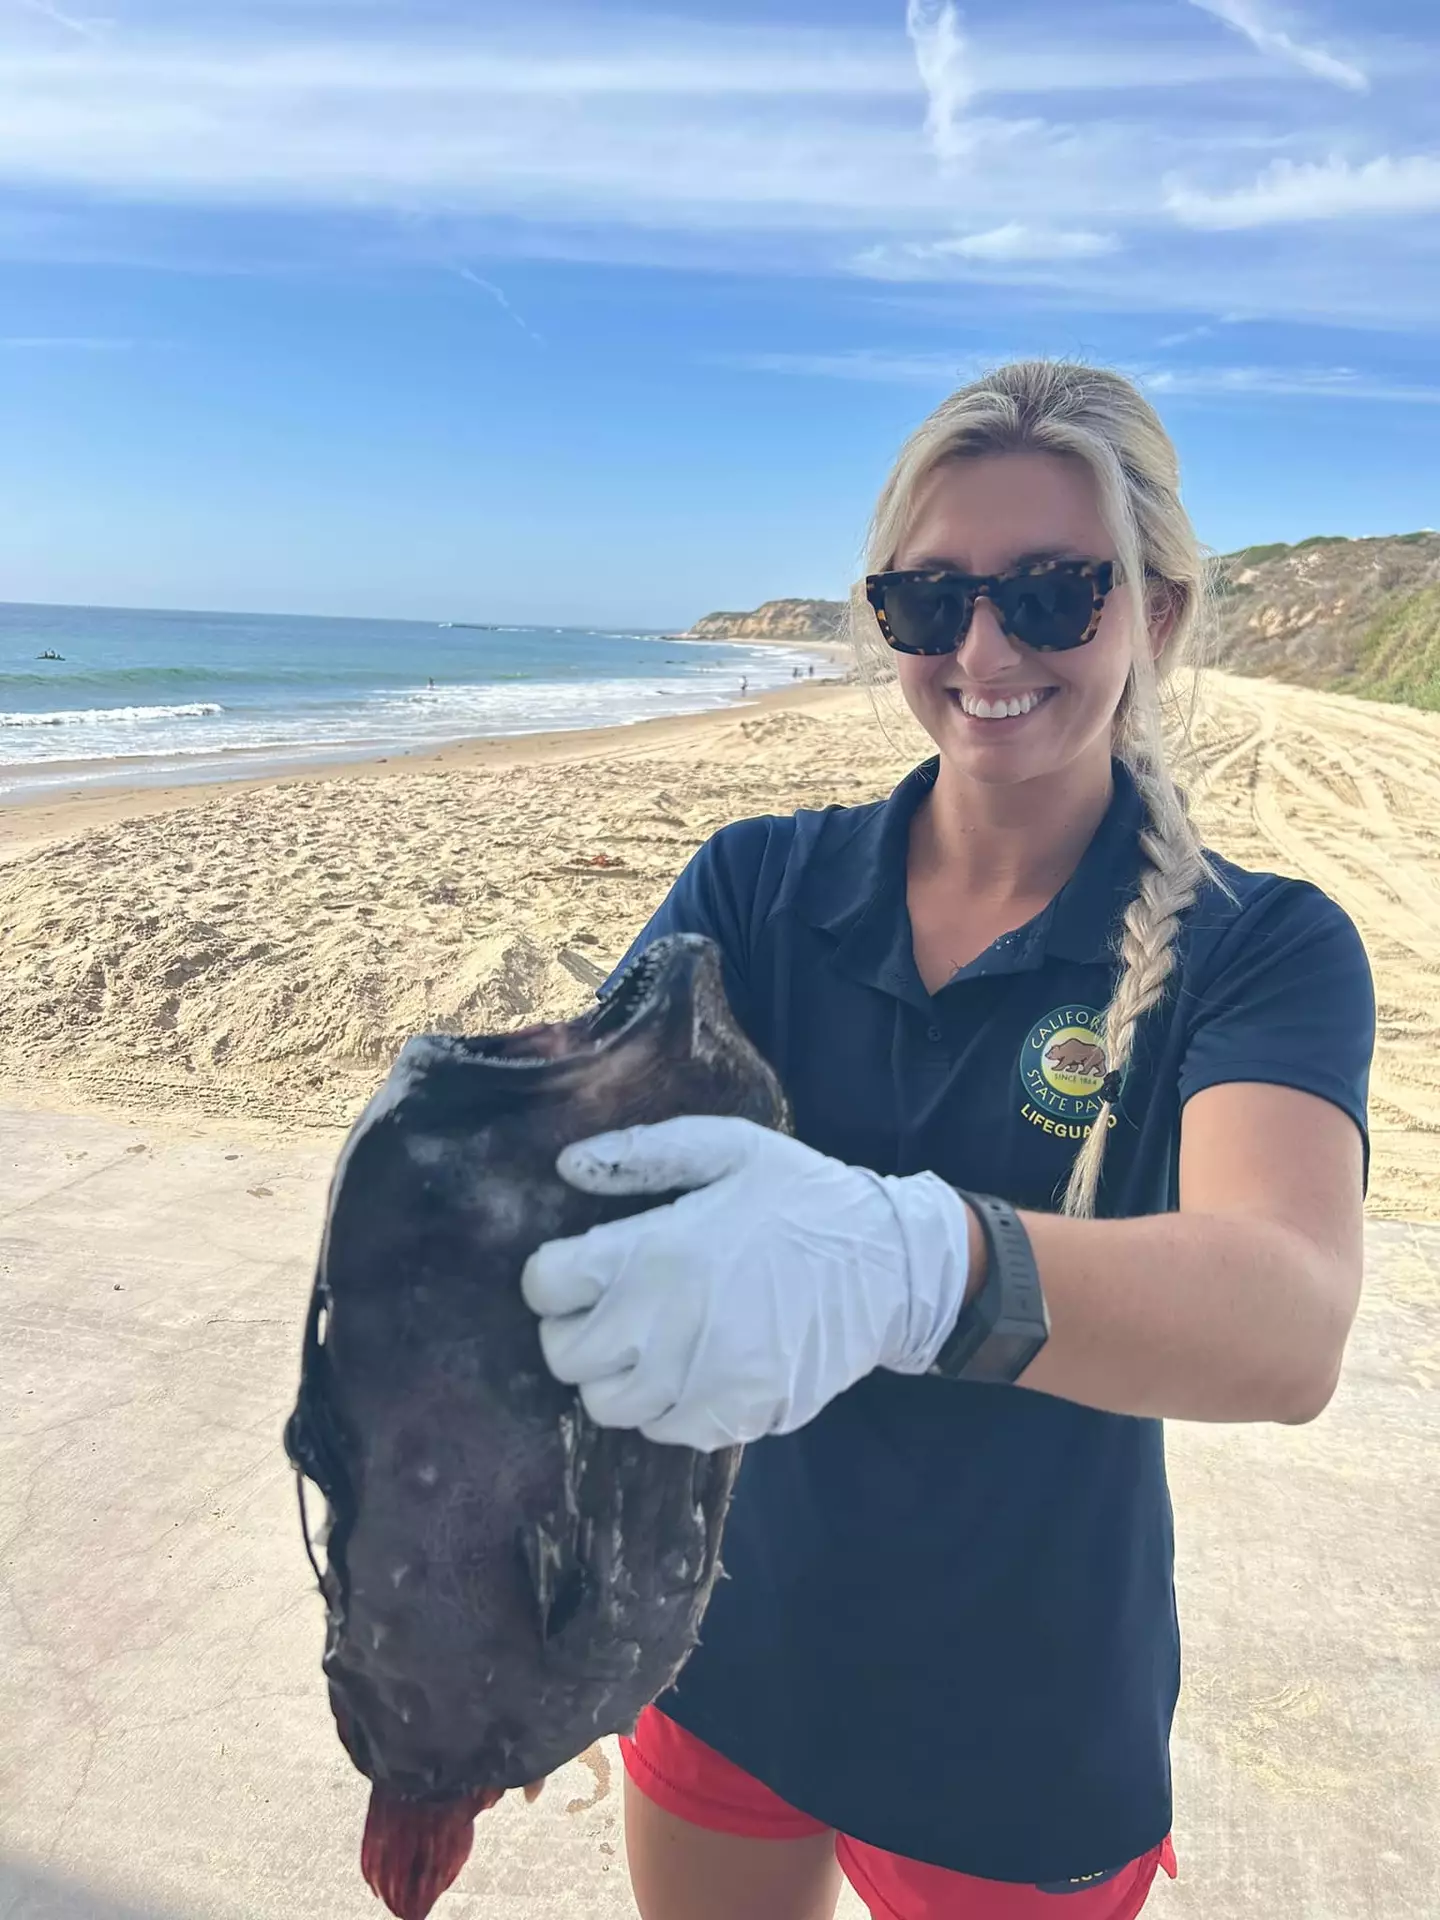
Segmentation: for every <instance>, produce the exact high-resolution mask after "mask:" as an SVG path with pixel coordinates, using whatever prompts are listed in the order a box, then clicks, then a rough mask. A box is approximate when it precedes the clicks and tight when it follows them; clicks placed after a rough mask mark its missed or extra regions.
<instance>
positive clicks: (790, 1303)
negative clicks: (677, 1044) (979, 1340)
mask: <svg viewBox="0 0 1440 1920" xmlns="http://www.w3.org/2000/svg"><path fill="white" fill-rule="evenodd" d="M556 1164H557V1166H558V1169H559V1171H560V1173H561V1174H562V1175H563V1177H564V1178H565V1179H566V1180H568V1181H569V1183H570V1184H571V1186H574V1187H579V1188H581V1189H582V1190H583V1191H585V1192H587V1193H597V1194H607V1195H614V1194H643V1193H673V1192H674V1191H675V1190H676V1189H677V1188H685V1189H691V1191H686V1192H684V1193H682V1194H681V1197H680V1198H679V1199H678V1200H675V1201H673V1202H671V1203H670V1204H669V1205H666V1206H661V1207H654V1208H652V1209H650V1210H649V1211H648V1212H646V1213H639V1214H635V1215H633V1216H632V1217H631V1218H629V1219H627V1220H615V1221H610V1222H607V1223H606V1224H605V1225H603V1226H599V1227H592V1228H591V1229H590V1231H589V1232H588V1233H583V1234H579V1235H577V1236H575V1237H574V1238H573V1239H567V1240H551V1241H549V1242H547V1243H546V1245H544V1246H542V1247H540V1248H538V1249H537V1250H536V1251H535V1252H534V1253H533V1254H532V1255H531V1256H530V1258H529V1260H528V1261H527V1262H526V1263H525V1270H524V1274H523V1276H522V1279H521V1286H522V1289H523V1291H524V1295H525V1298H526V1300H527V1301H528V1302H529V1304H530V1306H531V1307H532V1308H533V1309H534V1310H535V1312H536V1313H538V1314H539V1315H540V1316H541V1319H540V1343H541V1346H542V1348H543V1350H544V1354H545V1359H546V1363H547V1364H548V1366H549V1368H550V1370H551V1372H552V1373H553V1374H554V1375H555V1376H556V1377H557V1379H560V1380H564V1381H568V1382H570V1383H571V1384H572V1385H575V1386H578V1387H579V1389H580V1397H581V1399H582V1400H583V1401H584V1403H585V1408H586V1411H587V1412H588V1413H589V1414H590V1417H591V1418H592V1419H593V1420H595V1421H596V1422H597V1423H598V1424H599V1425H601V1426H610V1427H638V1428H639V1429H640V1431H641V1432H642V1433H643V1434H645V1435H646V1436H647V1437H648V1438H649V1439H651V1440H663V1441H670V1442H672V1443H674V1444H676V1445H680V1446H687V1447H696V1448H699V1449H701V1450H702V1451H710V1450H711V1449H713V1448H716V1447H727V1446H733V1445H735V1444H736V1443H738V1442H742V1441H747V1440H757V1439H759V1438H760V1436H761V1435H762V1434H767V1433H789V1432H791V1431H792V1430H793V1429H794V1428H796V1427H800V1426H803V1425H804V1424H805V1422H806V1421H807V1420H813V1419H814V1417H815V1415H816V1414H817V1413H819V1411H820V1409H821V1408H822V1407H823V1406H824V1405H825V1404H826V1402H827V1401H829V1400H833V1399H834V1397H835V1395H836V1394H837V1393H842V1392H843V1391H844V1390H845V1388H846V1387H849V1386H852V1385H853V1384H854V1382H855V1381H857V1380H859V1379H860V1378H861V1377H862V1376H863V1375H865V1374H867V1373H869V1372H871V1371H872V1370H873V1369H874V1368H876V1367H891V1368H894V1369H896V1370H897V1371H899V1372H902V1373H923V1372H925V1371H926V1369H927V1368H928V1367H929V1366H930V1365H931V1363H932V1362H933V1360H934V1358H935V1356H936V1354H937V1353H938V1352H939V1350H940V1348H941V1346H942V1345H943V1344H944V1342H945V1340H946V1338H947V1336H948V1335H949V1333H950V1332H951V1330H952V1328H953V1327H954V1324H955V1321H956V1319H957V1318H958V1317H959V1313H960V1309H961V1306H962V1305H963V1304H964V1297H965V1283H966V1278H967V1275H968V1271H969V1214H968V1211H967V1209H966V1206H965V1203H964V1201H963V1200H961V1198H960V1196H959V1195H958V1194H957V1193H956V1192H955V1190H954V1189H953V1188H952V1187H948V1186H946V1185H945V1183H944V1181H943V1180H941V1179H939V1178H938V1177H937V1176H936V1175H934V1174H930V1173H918V1174H911V1175H909V1176H907V1177H905V1178H903V1179H896V1178H890V1177H882V1176H881V1175H879V1174H876V1173H871V1172H869V1171H868V1170H867V1169H865V1168H863V1167H848V1166H845V1165H844V1164H843V1163H842V1162H841V1161H839V1160H831V1159H829V1158H827V1157H826V1156H825V1155H824V1154H821V1153H816V1152H815V1150H814V1149H813V1148H812V1147H807V1146H802V1145H801V1143H800V1142H799V1141H798V1140H792V1139H790V1138H788V1137H787V1136H786V1135H784V1134H779V1133H772V1132H771V1131H770V1129H769V1128H767V1127H758V1126H756V1125H755V1124H754V1123H753V1122H752V1121H749V1120H728V1119H708V1118H699V1117H695V1118H686V1119H680V1120H665V1121H662V1122H661V1123H660V1124H659V1125H657V1126H649V1127H632V1128H629V1129H627V1130H625V1131H622V1132H617V1133H606V1134H600V1135H598V1136H597V1137H596V1138H594V1139H591V1140H582V1141H579V1142H577V1143H576V1144H575V1145H574V1146H571V1147H567V1148H566V1149H565V1150H564V1152H562V1153H561V1155H560V1157H559V1159H558V1161H557V1163H556Z"/></svg>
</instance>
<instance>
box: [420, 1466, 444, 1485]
mask: <svg viewBox="0 0 1440 1920" xmlns="http://www.w3.org/2000/svg"><path fill="white" fill-rule="evenodd" d="M415 1478H416V1479H417V1480H418V1481H419V1482H420V1484H421V1486H422V1487H433V1486H434V1485H435V1483H436V1482H437V1481H438V1480H439V1478H440V1469H439V1468H438V1467H437V1466H436V1465H435V1463H434V1461H433V1460H427V1461H426V1462H425V1464H424V1466H423V1467H418V1468H417V1469H416V1472H415Z"/></svg>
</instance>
